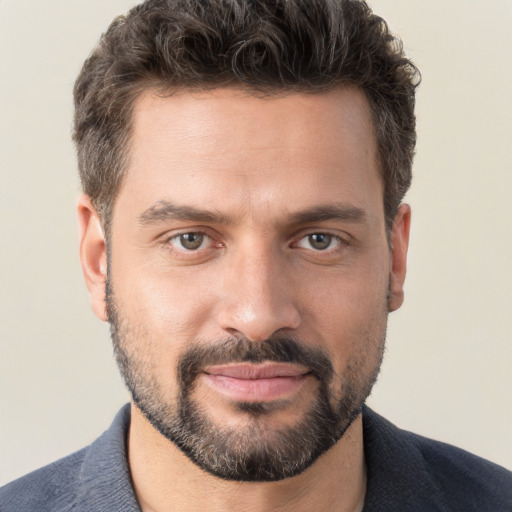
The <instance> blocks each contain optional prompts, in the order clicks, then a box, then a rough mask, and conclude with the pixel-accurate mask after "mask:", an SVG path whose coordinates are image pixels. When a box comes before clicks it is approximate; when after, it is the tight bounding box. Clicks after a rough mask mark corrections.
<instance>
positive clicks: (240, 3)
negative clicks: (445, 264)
mask: <svg viewBox="0 0 512 512" xmlns="http://www.w3.org/2000/svg"><path fill="white" fill-rule="evenodd" d="M419 81H420V75H419V71H418V70H417V68H416V67H415V66H414V65H413V64H412V63H411V61H410V60H408V59H407V58H406V57H405V55H404V52H403V47H402V43H401V41H400V40H399V39H397V38H396V37H395V36H393V35H392V34H391V32H390V30H389V28H388V26H387V24H386V22H385V21H384V20H383V19H382V18H380V17H378V16H376V15H375V14H373V12H372V11H371V9H370V8H369V7H368V5H367V4H366V3H365V2H364V1H362V0H146V1H145V2H143V3H142V4H140V5H137V6H136V7H134V8H133V9H131V10H130V11H129V12H128V13H127V14H126V15H124V16H120V17H118V18H116V19H115V20H114V21H113V22H112V24H111V25H110V27H109V28H108V29H107V31H106V32H105V33H104V34H103V35H102V37H101V39H100V41H99V43H98V45H97V47H96V48H95V49H94V50H93V52H92V54H91V55H90V57H89V58H88V59H87V60H86V61H85V63H84V65H83V68H82V70H81V72H80V74H79V76H78V79H77V81H76V83H75V88H74V101H75V118H74V133H73V139H74V141H75V144H76V148H77V155H78V166H79V172H80V178H81V182H82V187H83V191H84V192H85V193H86V194H87V195H89V196H90V198H91V200H92V202H93V204H94V206H95V208H96V210H97V211H98V214H99V215H100V217H101V219H102V222H103V224H104V226H105V229H106V230H107V231H108V227H109V225H110V220H111V215H112V209H113V205H114V202H115V199H116V195H117V193H118V191H119V188H120V185H121V183H122V180H123V175H124V172H125V169H126V167H127V161H128V158H129V142H130V134H131V116H132V111H133V105H134V101H135V99H136V98H137V97H138V96H139V95H140V94H141V93H142V92H144V91H145V90H148V89H151V88H155V89H158V90H161V91H163V92H169V93H172V91H175V90H178V89H200V90H210V89H213V88H216V87H224V86H232V87H238V88H242V89H244V90H246V91H248V92H249V93H251V94H262V95H271V94H273V93H276V92H279V93H282V92H286V91H290V92H301V93H315V92H322V91H328V90H331V89H333V88H336V87H342V86H344V85H354V86H356V87H359V88H360V89H362V90H363V91H364V92H365V94H366V96H367V98H368V101H369V103H370V107H371V111H372V116H373V122H374V125H375V133H376V138H377V147H378V153H379V154H378V158H379V167H380V172H381V175H382V180H383V183H384V213H385V217H386V223H387V227H388V229H389V228H390V226H391V225H392V222H393V219H394V217H395V215H396V212H397V209H398V206H399V205H400V202H401V201H402V199H403V196H404V194H405V193H406V191H407V190H408V188H409V186H410V182H411V167H412V160H413V155H414V147H415V144H416V131H415V116H414V103H415V90H416V87H417V85H418V84H419Z"/></svg>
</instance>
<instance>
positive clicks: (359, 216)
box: [289, 203, 368, 224]
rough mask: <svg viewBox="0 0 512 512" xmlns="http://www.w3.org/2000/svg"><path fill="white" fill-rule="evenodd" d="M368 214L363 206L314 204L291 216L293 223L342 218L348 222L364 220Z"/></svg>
mask: <svg viewBox="0 0 512 512" xmlns="http://www.w3.org/2000/svg"><path fill="white" fill-rule="evenodd" d="M367 217H368V214H367V213H366V211H365V210H363V209H362V208H358V207H356V206H351V205H347V204H342V203H339V204H328V205H320V206H314V207H313V208H308V209H306V210H302V211H299V212H297V213H294V214H293V215H291V217H290V218H289V221H290V222H291V223H292V224H307V223H310V222H322V221H325V220H342V221H348V222H362V221H364V220H366V219H367Z"/></svg>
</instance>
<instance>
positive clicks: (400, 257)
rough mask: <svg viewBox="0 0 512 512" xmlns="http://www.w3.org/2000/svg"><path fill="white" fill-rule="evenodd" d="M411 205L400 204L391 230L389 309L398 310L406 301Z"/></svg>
mask: <svg viewBox="0 0 512 512" xmlns="http://www.w3.org/2000/svg"><path fill="white" fill-rule="evenodd" d="M410 226H411V207H410V206H409V205H408V204H402V205H400V208H399V209H398V213H397V214H396V217H395V221H394V223H393V228H392V231H391V265H390V271H389V293H388V311H390V312H391V311H395V310H397V309H398V308H399V307H400V306H401V305H402V303H403V301H404V281H405V273H406V270H407V249H408V248H409V228H410Z"/></svg>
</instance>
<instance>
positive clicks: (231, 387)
mask: <svg viewBox="0 0 512 512" xmlns="http://www.w3.org/2000/svg"><path fill="white" fill-rule="evenodd" d="M308 377H309V375H298V376H292V377H272V378H268V379H238V378H234V377H226V376H225V375H211V374H208V373H203V374H202V378H203V380H204V381H205V383H206V384H208V385H209V386H210V387H211V388H213V389H214V390H215V391H218V392H220V393H222V394H223V395H225V396H227V397H229V398H231V399H232V400H237V401H241V402H269V401H272V400H279V399H283V398H286V397H288V396H289V395H291V394H292V393H294V392H295V391H297V390H298V389H299V388H300V387H301V386H302V384H303V383H304V381H305V380H306V379H307V378H308Z"/></svg>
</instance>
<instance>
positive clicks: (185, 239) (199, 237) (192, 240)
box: [179, 233, 204, 251]
mask: <svg viewBox="0 0 512 512" xmlns="http://www.w3.org/2000/svg"><path fill="white" fill-rule="evenodd" d="M179 240H180V245H181V246H182V247H183V248H184V249H187V250H188V251H193V250H195V249H199V248H200V247H201V245H203V242H204V235H203V233H183V234H182V235H180V236H179Z"/></svg>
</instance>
